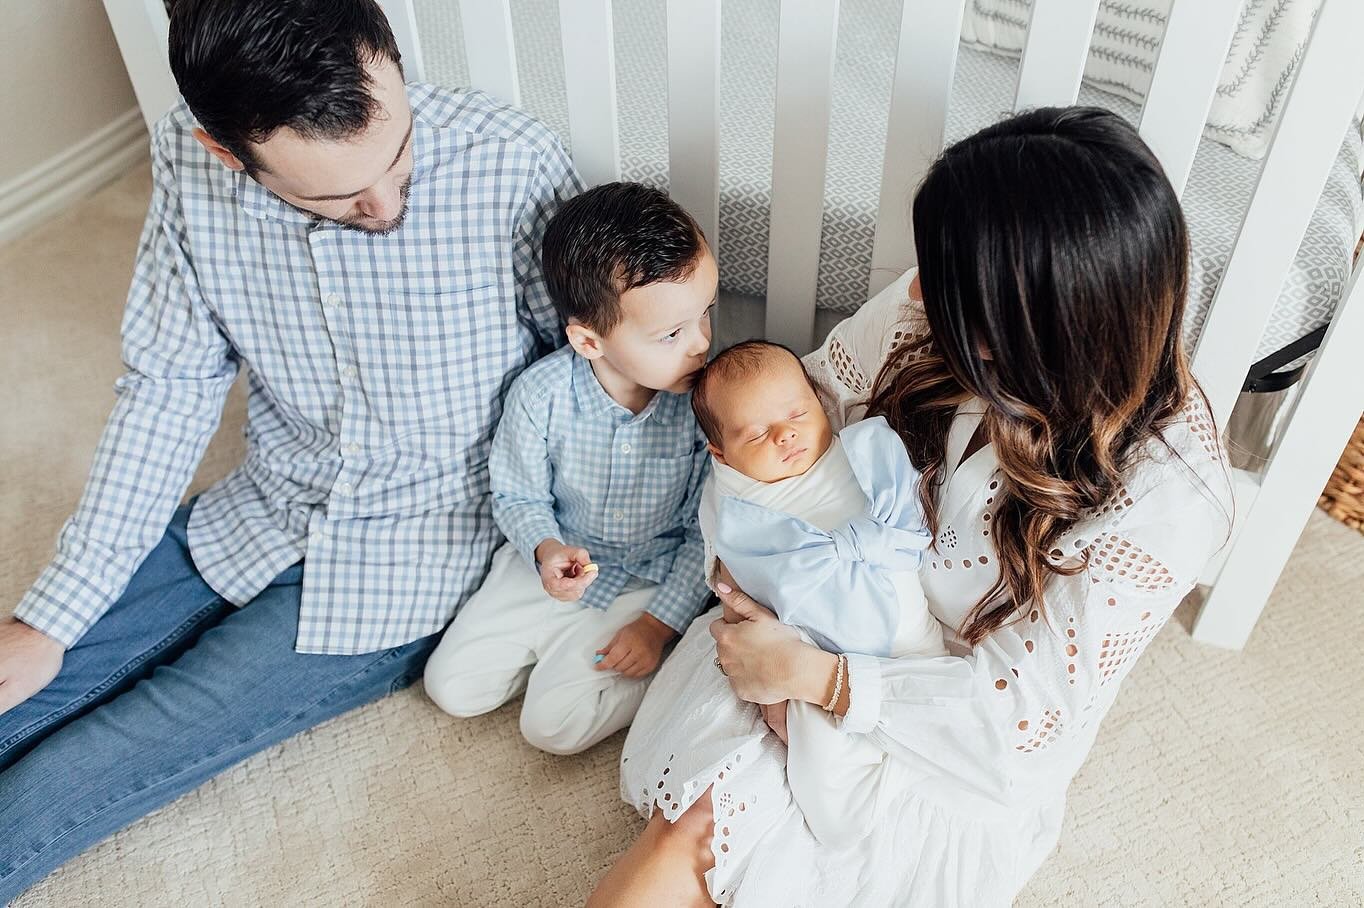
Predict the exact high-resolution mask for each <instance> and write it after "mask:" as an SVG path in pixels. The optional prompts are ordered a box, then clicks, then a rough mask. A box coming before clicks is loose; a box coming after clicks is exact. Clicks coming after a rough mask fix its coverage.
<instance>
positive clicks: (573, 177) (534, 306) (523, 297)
mask: <svg viewBox="0 0 1364 908" xmlns="http://www.w3.org/2000/svg"><path fill="white" fill-rule="evenodd" d="M582 191H583V184H582V180H580V179H579V178H578V172H577V171H576V170H574V169H573V161H572V159H570V158H569V156H568V152H566V151H564V147H563V145H561V144H560V143H559V142H557V141H555V142H554V143H553V144H552V147H551V148H550V149H549V150H548V151H546V152H544V153H542V154H541V156H540V167H539V172H538V173H537V174H536V179H535V182H534V184H533V185H532V187H531V191H530V194H529V195H528V196H527V198H526V201H525V206H524V207H523V208H522V210H521V214H520V217H519V219H518V226H517V231H516V243H515V246H514V248H513V250H512V266H513V272H514V274H515V276H516V312H517V317H518V318H520V319H521V320H522V321H523V322H525V323H526V324H527V325H528V326H529V327H530V328H531V329H532V330H533V331H534V332H535V336H536V339H537V354H539V355H543V354H545V353H548V352H550V351H551V350H554V349H557V348H558V347H559V346H561V345H562V344H563V342H564V326H563V324H562V323H561V322H560V321H559V314H558V313H557V312H555V311H554V304H553V303H552V302H550V298H549V291H548V290H547V289H546V288H545V278H544V274H543V272H542V271H541V270H540V244H541V242H542V241H543V240H544V237H545V225H546V224H548V223H549V219H550V218H551V217H553V216H554V212H555V211H557V210H558V209H559V206H560V205H561V204H563V203H564V202H566V201H567V200H569V199H571V198H573V196H575V195H577V194H578V193H580V192H582Z"/></svg>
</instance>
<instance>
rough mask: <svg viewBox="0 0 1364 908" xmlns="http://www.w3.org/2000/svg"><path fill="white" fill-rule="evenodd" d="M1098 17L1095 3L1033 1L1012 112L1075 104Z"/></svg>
mask: <svg viewBox="0 0 1364 908" xmlns="http://www.w3.org/2000/svg"><path fill="white" fill-rule="evenodd" d="M1098 15H1099V0H1035V2H1034V3H1033V7H1032V18H1031V19H1030V20H1029V21H1028V37H1027V40H1026V42H1025V43H1024V45H1023V61H1022V62H1021V63H1020V64H1019V67H1018V88H1017V90H1016V91H1015V93H1014V110H1024V109H1025V108H1029V107H1046V106H1050V105H1066V104H1074V103H1075V96H1076V95H1077V94H1079V92H1080V77H1081V76H1082V75H1084V71H1085V59H1086V58H1087V57H1088V56H1089V39H1090V36H1091V35H1092V34H1093V33H1094V20H1095V19H1097V18H1098Z"/></svg>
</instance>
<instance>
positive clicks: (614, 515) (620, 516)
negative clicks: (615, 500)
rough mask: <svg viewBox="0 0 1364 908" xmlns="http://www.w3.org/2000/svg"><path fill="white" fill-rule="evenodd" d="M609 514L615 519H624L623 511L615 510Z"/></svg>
mask: <svg viewBox="0 0 1364 908" xmlns="http://www.w3.org/2000/svg"><path fill="white" fill-rule="evenodd" d="M611 516H612V517H614V518H616V519H617V520H624V519H625V512H624V511H616V513H614V514H612V515H611Z"/></svg>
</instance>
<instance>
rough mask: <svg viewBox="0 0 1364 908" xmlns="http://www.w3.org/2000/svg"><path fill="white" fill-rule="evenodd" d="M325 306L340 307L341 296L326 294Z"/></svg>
mask: <svg viewBox="0 0 1364 908" xmlns="http://www.w3.org/2000/svg"><path fill="white" fill-rule="evenodd" d="M327 305H328V306H339V305H341V294H339V293H328V294H327Z"/></svg>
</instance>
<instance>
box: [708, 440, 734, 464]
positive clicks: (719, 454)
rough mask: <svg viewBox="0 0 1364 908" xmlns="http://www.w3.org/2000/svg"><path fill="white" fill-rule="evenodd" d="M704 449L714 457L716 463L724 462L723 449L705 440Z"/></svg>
mask: <svg viewBox="0 0 1364 908" xmlns="http://www.w3.org/2000/svg"><path fill="white" fill-rule="evenodd" d="M706 450H707V451H709V452H710V456H711V457H714V458H715V462H716V463H725V452H724V451H721V450H720V449H719V448H717V447H715V445H713V444H711V443H710V442H706ZM725 466H729V464H727V463H726V464H725Z"/></svg>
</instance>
